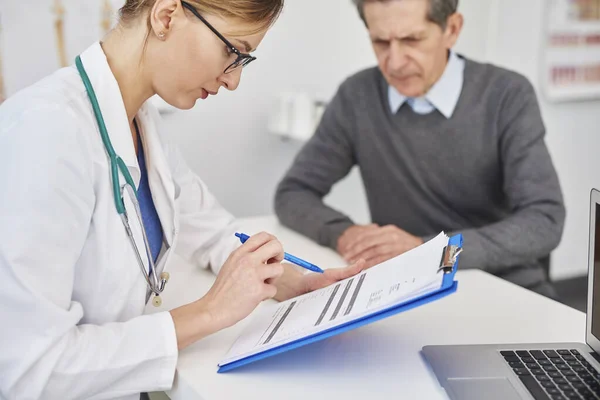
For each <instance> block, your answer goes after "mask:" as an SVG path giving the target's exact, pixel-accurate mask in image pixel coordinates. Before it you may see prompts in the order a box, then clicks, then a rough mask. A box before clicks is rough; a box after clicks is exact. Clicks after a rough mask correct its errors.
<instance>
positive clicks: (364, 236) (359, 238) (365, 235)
mask: <svg viewBox="0 0 600 400" xmlns="http://www.w3.org/2000/svg"><path fill="white" fill-rule="evenodd" d="M384 229H385V228H379V227H377V228H376V229H368V230H364V231H362V232H360V233H359V234H358V235H356V236H354V237H353V238H352V240H351V241H349V242H348V244H347V246H346V251H345V253H346V254H347V253H350V252H352V251H353V250H355V249H356V247H357V246H360V245H361V244H364V243H365V242H366V241H367V240H369V239H371V238H373V237H381V236H384V235H386V231H385V230H384ZM354 256H356V254H354Z"/></svg>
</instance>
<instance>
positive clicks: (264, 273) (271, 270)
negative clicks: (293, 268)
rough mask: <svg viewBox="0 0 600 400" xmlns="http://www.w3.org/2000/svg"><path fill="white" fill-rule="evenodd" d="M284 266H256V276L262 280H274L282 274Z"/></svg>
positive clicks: (278, 264) (277, 264) (276, 264)
mask: <svg viewBox="0 0 600 400" xmlns="http://www.w3.org/2000/svg"><path fill="white" fill-rule="evenodd" d="M283 271H284V267H283V264H280V263H274V264H264V265H261V266H260V267H259V268H258V276H259V278H260V279H261V280H263V281H269V280H274V279H276V278H279V277H280V276H281V275H283Z"/></svg>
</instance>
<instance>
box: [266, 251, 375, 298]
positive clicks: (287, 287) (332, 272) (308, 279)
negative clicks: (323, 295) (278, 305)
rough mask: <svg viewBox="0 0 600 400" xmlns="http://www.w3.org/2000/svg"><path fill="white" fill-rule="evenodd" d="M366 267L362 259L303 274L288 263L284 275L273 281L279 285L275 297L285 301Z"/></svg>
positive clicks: (344, 277)
mask: <svg viewBox="0 0 600 400" xmlns="http://www.w3.org/2000/svg"><path fill="white" fill-rule="evenodd" d="M366 267H367V264H366V262H365V261H364V260H362V259H361V260H359V261H357V262H355V263H354V264H352V265H350V266H347V267H345V268H335V269H327V270H325V272H324V273H322V274H318V273H314V272H309V273H306V274H302V273H301V272H299V271H298V270H296V269H295V268H294V267H292V266H291V265H289V264H286V265H285V271H284V273H283V275H281V276H280V277H279V278H276V279H274V280H273V282H272V283H273V285H275V286H276V287H277V295H276V296H275V299H276V300H278V301H284V300H287V299H291V298H292V297H296V296H300V295H301V294H305V293H309V292H312V291H314V290H318V289H321V288H324V287H326V286H329V285H331V284H333V283H336V282H338V281H341V280H344V279H346V278H350V277H351V276H354V275H356V274H358V273H360V272H361V271H363V270H364V269H366Z"/></svg>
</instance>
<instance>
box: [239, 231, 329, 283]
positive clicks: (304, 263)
mask: <svg viewBox="0 0 600 400" xmlns="http://www.w3.org/2000/svg"><path fill="white" fill-rule="evenodd" d="M235 236H237V237H238V238H240V242H242V244H244V243H246V240H248V239H250V236H248V235H246V234H244V233H236V234H235ZM283 254H284V256H283V259H284V260H287V261H289V262H291V263H294V264H296V265H299V266H301V267H302V268H306V269H308V270H310V271H313V272H318V273H320V274H322V273H323V272H325V271H323V270H322V269H321V268H319V267H317V266H316V265H314V264H311V263H309V262H308V261H304V260H302V259H300V258H298V257H296V256H293V255H291V254H288V253H283Z"/></svg>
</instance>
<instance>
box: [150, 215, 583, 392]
mask: <svg viewBox="0 0 600 400" xmlns="http://www.w3.org/2000/svg"><path fill="white" fill-rule="evenodd" d="M241 224H242V226H243V227H244V229H245V230H246V232H247V233H249V234H252V233H256V232H258V231H261V230H266V231H269V232H271V233H273V234H275V235H276V236H278V238H279V239H280V240H281V241H282V242H283V244H284V246H285V249H286V251H289V252H290V253H292V254H297V255H298V256H300V257H305V258H306V259H309V260H311V262H314V263H315V264H318V265H320V266H322V267H326V268H328V267H338V266H341V265H343V264H344V263H343V261H342V260H341V259H340V258H339V256H337V255H336V254H335V252H333V251H331V250H329V249H325V248H323V247H320V246H318V245H316V244H314V243H312V242H311V241H310V240H308V239H306V238H304V237H302V236H300V235H298V234H296V233H294V232H291V231H290V230H288V229H286V228H284V227H282V226H281V225H279V224H278V223H277V222H276V220H275V219H274V218H273V217H264V218H251V219H244V220H241ZM181 264H182V269H183V270H185V272H179V271H178V269H177V267H178V266H174V267H171V271H172V278H171V282H170V283H169V285H168V286H167V289H166V290H165V293H164V296H163V301H164V304H163V308H164V309H171V308H173V307H176V306H178V305H181V304H184V303H187V302H191V301H193V300H195V299H197V298H198V297H200V296H202V295H203V294H204V293H205V292H206V291H207V290H208V289H209V288H210V285H211V284H212V282H213V280H214V276H213V275H212V274H211V273H210V272H208V271H202V270H193V269H191V268H183V267H184V265H183V264H184V263H183V262H181ZM456 279H457V280H458V282H459V287H458V292H457V293H455V294H453V295H451V296H449V297H447V298H445V299H442V300H440V301H437V302H435V303H432V304H428V305H426V306H424V307H421V308H418V309H415V310H411V311H408V312H406V313H402V314H398V315H396V316H394V317H391V318H388V319H385V320H383V321H379V322H376V323H374V324H371V325H368V326H365V327H362V328H359V329H356V330H353V331H350V332H347V333H344V334H342V335H338V336H335V337H333V338H330V339H327V340H324V341H321V342H318V343H314V344H312V345H308V346H304V347H302V348H300V349H296V350H293V351H290V352H287V353H284V354H282V355H278V356H275V357H272V358H269V359H266V360H262V361H259V362H257V363H255V364H251V365H248V366H246V367H243V368H241V369H239V370H237V371H232V372H229V373H226V374H217V363H218V362H219V361H220V360H221V358H222V357H223V356H224V355H225V354H226V353H227V351H228V349H229V347H230V346H231V345H232V344H233V342H234V341H235V339H236V338H237V337H238V335H239V334H240V333H241V331H242V329H243V327H244V326H245V322H247V321H242V322H241V323H239V324H238V325H236V326H234V327H232V328H229V329H226V330H224V331H222V332H219V333H217V334H215V335H213V336H211V337H208V338H206V339H204V340H202V341H200V342H198V343H196V344H194V345H192V346H190V347H189V348H187V349H185V350H184V351H182V352H181V354H180V358H179V363H178V366H177V371H178V373H177V376H176V380H175V385H174V387H173V390H172V391H171V392H169V393H168V395H169V396H170V397H171V398H172V399H174V400H179V399H203V400H211V399H234V398H244V399H260V400H264V399H271V398H273V399H280V398H285V399H302V400H305V399H307V398H309V399H311V400H317V399H332V398H345V399H363V398H365V397H366V396H371V395H376V396H377V397H384V396H385V397H389V398H404V399H416V398H418V399H432V400H435V399H446V396H445V394H444V391H443V390H442V389H441V388H440V387H439V385H438V383H437V380H436V379H435V376H434V375H433V374H432V372H431V371H430V369H429V368H428V366H427V364H426V363H425V361H424V360H423V358H422V357H421V354H420V350H421V348H422V347H423V346H425V345H432V344H478V343H519V342H524V343H527V342H542V343H543V342H548V343H549V342H584V340H585V314H583V313H581V312H579V311H576V310H574V309H572V308H570V307H567V306H564V305H562V304H560V303H557V302H555V301H552V300H549V299H546V298H545V297H542V296H540V295H537V294H535V293H533V292H530V291H527V290H524V289H522V288H520V287H518V286H515V285H513V284H510V283H507V282H505V281H502V280H500V279H498V278H495V277H494V276H492V275H489V274H486V273H484V272H481V271H476V270H469V271H460V272H459V273H458V274H457V278H456ZM190 288H196V290H194V291H192V290H191V289H190ZM149 311H150V310H149ZM152 311H154V310H152ZM556 321H561V323H560V324H557V323H556Z"/></svg>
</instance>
